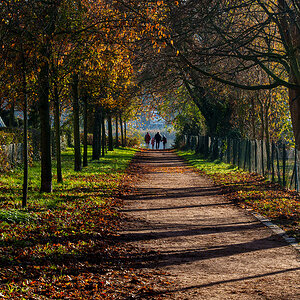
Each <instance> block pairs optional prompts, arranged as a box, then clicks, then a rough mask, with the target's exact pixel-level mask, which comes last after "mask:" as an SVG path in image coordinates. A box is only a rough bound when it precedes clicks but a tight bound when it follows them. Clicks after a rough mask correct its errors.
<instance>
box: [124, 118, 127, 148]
mask: <svg viewBox="0 0 300 300" xmlns="http://www.w3.org/2000/svg"><path fill="white" fill-rule="evenodd" d="M124 140H125V147H126V146H127V124H126V120H125V121H124Z"/></svg>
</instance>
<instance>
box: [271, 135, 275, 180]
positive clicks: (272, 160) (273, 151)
mask: <svg viewBox="0 0 300 300" xmlns="http://www.w3.org/2000/svg"><path fill="white" fill-rule="evenodd" d="M274 156H275V144H274V141H272V150H271V168H272V182H275V168H274Z"/></svg>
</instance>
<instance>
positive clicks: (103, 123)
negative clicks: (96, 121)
mask: <svg viewBox="0 0 300 300" xmlns="http://www.w3.org/2000/svg"><path fill="white" fill-rule="evenodd" d="M101 127H102V156H105V144H106V136H105V113H104V109H103V108H102V111H101Z"/></svg>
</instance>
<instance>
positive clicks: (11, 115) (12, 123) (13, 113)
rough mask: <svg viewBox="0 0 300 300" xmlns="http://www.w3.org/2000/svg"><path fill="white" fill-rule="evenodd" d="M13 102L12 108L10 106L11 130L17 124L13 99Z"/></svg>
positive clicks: (9, 124)
mask: <svg viewBox="0 0 300 300" xmlns="http://www.w3.org/2000/svg"><path fill="white" fill-rule="evenodd" d="M24 72H25V71H24ZM22 76H23V75H22ZM11 102H12V103H11V106H10V109H9V123H8V126H9V127H10V128H13V127H14V122H15V101H14V100H13V99H12V100H11Z"/></svg>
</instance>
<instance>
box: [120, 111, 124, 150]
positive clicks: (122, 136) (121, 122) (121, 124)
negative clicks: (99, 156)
mask: <svg viewBox="0 0 300 300" xmlns="http://www.w3.org/2000/svg"><path fill="white" fill-rule="evenodd" d="M120 129H121V145H122V147H124V134H123V121H122V115H121V114H120Z"/></svg>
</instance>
